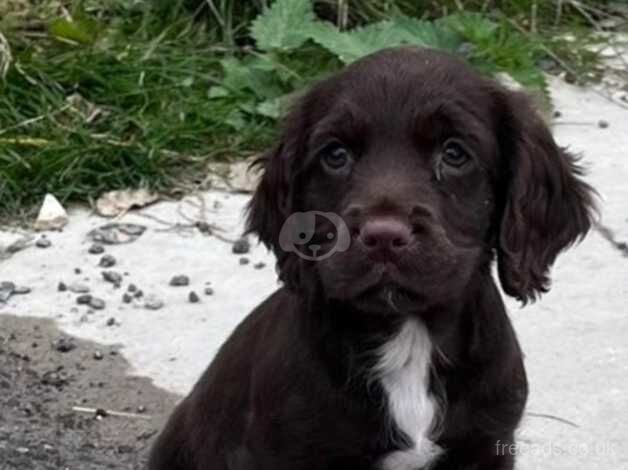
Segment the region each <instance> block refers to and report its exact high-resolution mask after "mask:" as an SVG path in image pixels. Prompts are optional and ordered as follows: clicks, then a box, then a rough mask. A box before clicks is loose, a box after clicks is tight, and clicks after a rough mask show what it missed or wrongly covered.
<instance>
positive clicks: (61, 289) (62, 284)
mask: <svg viewBox="0 0 628 470" xmlns="http://www.w3.org/2000/svg"><path fill="white" fill-rule="evenodd" d="M57 290H58V291H59V292H65V291H67V290H68V286H66V285H65V282H59V284H57Z"/></svg>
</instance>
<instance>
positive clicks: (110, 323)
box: [106, 317, 116, 326]
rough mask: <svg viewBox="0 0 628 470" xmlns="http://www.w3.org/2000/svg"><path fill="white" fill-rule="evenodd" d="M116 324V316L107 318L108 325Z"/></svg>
mask: <svg viewBox="0 0 628 470" xmlns="http://www.w3.org/2000/svg"><path fill="white" fill-rule="evenodd" d="M115 324H116V319H115V318H113V317H110V318H107V322H106V325H107V326H113V325H115Z"/></svg>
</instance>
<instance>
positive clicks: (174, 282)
mask: <svg viewBox="0 0 628 470" xmlns="http://www.w3.org/2000/svg"><path fill="white" fill-rule="evenodd" d="M189 284H190V278H189V277H188V276H186V275H184V274H179V275H178V276H174V277H173V278H172V279H170V285H171V286H173V287H182V286H187V285H189Z"/></svg>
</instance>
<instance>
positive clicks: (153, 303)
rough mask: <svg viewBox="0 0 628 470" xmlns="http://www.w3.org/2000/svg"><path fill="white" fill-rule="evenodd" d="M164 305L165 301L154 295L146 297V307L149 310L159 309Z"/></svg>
mask: <svg viewBox="0 0 628 470" xmlns="http://www.w3.org/2000/svg"><path fill="white" fill-rule="evenodd" d="M163 306H164V303H163V301H161V300H159V299H158V298H157V297H155V296H153V295H148V296H146V299H144V308H145V309H147V310H159V309H160V308H162V307H163Z"/></svg>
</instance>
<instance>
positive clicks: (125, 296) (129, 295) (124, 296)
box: [122, 292, 133, 304]
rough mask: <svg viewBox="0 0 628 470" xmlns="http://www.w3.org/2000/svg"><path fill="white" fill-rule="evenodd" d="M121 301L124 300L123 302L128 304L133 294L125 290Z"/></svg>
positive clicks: (131, 300)
mask: <svg viewBox="0 0 628 470" xmlns="http://www.w3.org/2000/svg"><path fill="white" fill-rule="evenodd" d="M122 302H124V303H125V304H130V303H131V302H133V296H132V295H131V294H129V293H128V292H125V293H124V294H122Z"/></svg>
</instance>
